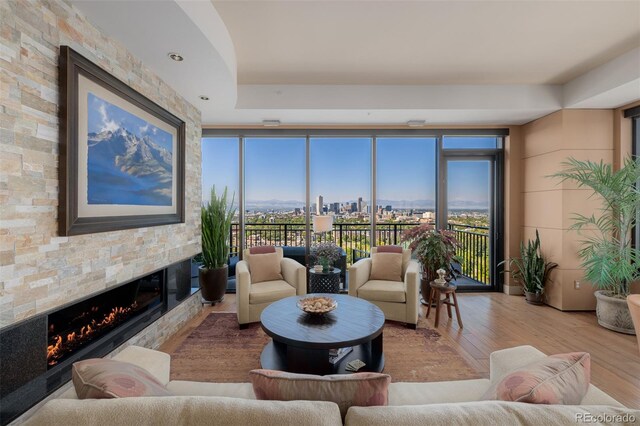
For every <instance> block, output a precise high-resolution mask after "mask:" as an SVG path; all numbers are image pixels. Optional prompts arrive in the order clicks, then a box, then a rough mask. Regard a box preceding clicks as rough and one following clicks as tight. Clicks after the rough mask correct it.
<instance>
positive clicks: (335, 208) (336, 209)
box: [331, 203, 340, 214]
mask: <svg viewBox="0 0 640 426" xmlns="http://www.w3.org/2000/svg"><path fill="white" fill-rule="evenodd" d="M331 207H332V209H331V210H332V211H333V212H334V213H335V214H338V213H340V203H333V204H332V205H331Z"/></svg>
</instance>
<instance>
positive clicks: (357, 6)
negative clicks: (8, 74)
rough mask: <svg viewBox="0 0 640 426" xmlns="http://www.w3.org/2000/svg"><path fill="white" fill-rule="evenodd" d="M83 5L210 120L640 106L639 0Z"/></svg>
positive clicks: (453, 116) (180, 0)
mask: <svg viewBox="0 0 640 426" xmlns="http://www.w3.org/2000/svg"><path fill="white" fill-rule="evenodd" d="M72 2H73V4H74V5H75V6H76V7H77V8H79V9H80V11H81V12H82V13H84V14H85V15H87V17H88V18H89V20H91V21H92V22H94V23H95V24H96V25H97V26H98V27H100V28H101V29H102V30H103V31H104V32H105V33H106V34H108V35H110V36H111V37H114V38H116V39H118V40H120V41H121V42H122V43H123V44H124V45H125V46H126V47H127V48H128V49H129V50H131V51H132V52H133V54H134V55H136V56H138V57H139V58H141V59H142V60H143V61H144V63H145V64H146V65H147V66H149V67H150V68H151V69H152V70H153V71H154V72H156V73H157V74H158V75H159V76H160V77H162V78H163V79H164V80H165V81H166V82H167V83H168V84H170V85H171V86H172V87H173V88H174V89H176V91H177V92H178V93H180V94H181V95H182V96H184V97H185V98H186V99H187V100H188V101H189V102H191V103H193V104H194V105H196V107H198V108H200V109H201V111H202V121H203V123H204V124H205V125H208V124H209V125H218V124H225V125H234V124H260V123H261V122H262V120H265V119H279V120H281V121H282V123H283V124H309V125H314V124H329V125H330V124H373V125H375V124H402V123H405V122H406V121H408V120H419V119H423V120H426V121H427V123H428V124H436V125H455V124H499V125H506V124H523V123H526V122H528V121H531V120H533V119H535V118H538V117H540V116H543V115H545V114H548V113H550V112H553V111H556V110H558V109H560V108H571V107H573V108H612V107H617V106H620V105H623V104H625V103H628V102H630V101H633V100H636V99H640V48H639V47H638V46H640V0H634V1H608V0H600V1H581V0H580V1H571V0H569V1H541V0H512V1H491V2H490V1H483V0H476V1H457V0H450V1H444V2H435V1H419V0H416V1H395V0H381V1H376V2H373V1H360V0H340V1H324V0H300V1H288V2H285V1H279V0H278V1H275V0H264V1H255V0H250V1H244V0H235V1H214V2H213V3H212V2H211V1H210V0H120V1H112V0H72ZM159 23H160V24H159ZM169 51H177V52H179V53H181V54H183V56H184V57H185V60H184V61H183V62H181V63H176V62H173V61H171V60H169V59H168V58H167V53H168V52H169ZM199 95H207V96H209V97H210V98H211V100H210V101H202V100H200V99H198V96H199Z"/></svg>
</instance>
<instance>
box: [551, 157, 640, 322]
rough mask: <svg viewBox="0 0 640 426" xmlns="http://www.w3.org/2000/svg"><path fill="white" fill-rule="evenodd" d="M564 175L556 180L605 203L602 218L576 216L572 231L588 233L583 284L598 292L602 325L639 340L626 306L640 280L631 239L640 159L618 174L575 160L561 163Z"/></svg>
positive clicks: (639, 198) (638, 253)
mask: <svg viewBox="0 0 640 426" xmlns="http://www.w3.org/2000/svg"><path fill="white" fill-rule="evenodd" d="M563 166H564V170H562V171H561V172H558V173H556V174H554V175H553V177H556V178H560V179H561V180H562V181H571V182H575V183H576V184H577V185H578V187H579V188H589V189H591V190H592V191H593V192H594V194H595V195H597V196H599V197H600V198H601V199H602V207H601V208H600V209H599V213H598V214H595V213H594V214H591V216H585V215H581V214H575V215H574V218H573V222H574V223H573V225H572V226H571V228H572V229H576V230H578V231H581V230H583V229H585V230H586V229H589V232H588V234H587V235H585V236H584V237H585V238H584V240H583V241H582V247H581V248H580V250H579V252H578V255H579V256H580V259H581V260H582V267H583V268H584V270H585V278H586V279H587V280H588V281H589V282H591V283H592V285H593V286H594V287H595V288H597V291H596V292H595V296H596V314H597V316H598V324H600V325H601V326H603V327H605V328H608V329H610V330H615V331H618V332H621V333H627V334H635V331H634V328H633V322H632V320H631V313H630V312H629V307H628V306H627V303H626V301H625V298H626V297H627V296H628V295H629V286H630V284H631V283H632V282H633V281H636V280H638V279H640V270H639V269H638V268H639V266H640V250H638V249H637V248H636V247H634V245H633V243H632V239H631V236H632V234H633V229H634V227H635V226H636V221H637V215H638V207H639V206H640V191H639V190H638V187H637V185H638V182H640V157H639V158H635V159H634V158H631V157H628V158H626V159H625V160H624V164H623V166H622V167H621V168H620V169H619V170H618V171H614V170H613V167H612V166H611V165H610V164H605V163H604V162H603V161H600V162H599V163H596V162H592V161H579V160H576V159H573V158H570V159H568V160H567V161H566V162H564V163H563Z"/></svg>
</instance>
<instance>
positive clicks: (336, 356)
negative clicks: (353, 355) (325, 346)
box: [329, 346, 353, 365]
mask: <svg viewBox="0 0 640 426" xmlns="http://www.w3.org/2000/svg"><path fill="white" fill-rule="evenodd" d="M351 351H353V348H352V347H351V346H347V347H346V348H338V349H329V363H331V364H332V365H336V364H337V363H339V362H340V361H342V359H343V358H344V357H345V356H347V355H349V353H350V352H351Z"/></svg>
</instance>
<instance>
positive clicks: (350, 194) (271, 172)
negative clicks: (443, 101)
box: [202, 137, 495, 209]
mask: <svg viewBox="0 0 640 426" xmlns="http://www.w3.org/2000/svg"><path fill="white" fill-rule="evenodd" d="M485 139H487V140H485ZM471 142H473V143H476V142H477V143H481V144H485V145H486V146H489V145H490V144H493V145H494V146H495V138H456V143H457V144H459V145H460V144H462V145H464V144H465V143H467V144H469V143H471ZM238 145H239V143H238V139H237V138H205V139H203V143H202V164H203V167H202V180H203V188H210V187H211V186H212V185H214V184H215V185H216V187H217V188H220V190H222V188H223V187H224V186H228V187H229V190H230V192H236V194H237V193H238V175H239V171H238V158H239V153H238V149H239V147H238ZM486 146H483V147H486ZM435 148H436V139H435V138H425V137H422V138H378V139H377V148H376V149H377V159H378V161H377V198H378V200H377V201H378V204H387V203H388V202H391V204H392V205H394V204H397V205H399V206H400V207H399V208H433V207H434V206H435V198H436V197H435V192H436V188H435V187H436V176H435V163H436V161H435V155H436V149H435ZM244 155H245V159H244V160H245V206H246V207H248V206H250V205H264V204H265V203H267V202H272V203H274V204H276V205H285V204H294V203H295V204H297V205H296V206H295V207H300V205H302V206H304V204H305V203H304V200H305V199H306V195H305V187H306V183H305V176H306V172H305V164H306V160H305V158H306V155H305V139H304V138H246V139H245V150H244ZM309 155H310V170H309V175H310V186H311V188H310V190H311V193H310V199H311V203H312V204H313V203H314V202H315V200H316V199H317V197H318V195H322V196H323V198H324V200H325V203H324V204H326V203H328V202H331V203H334V202H339V203H347V202H349V203H350V202H357V201H358V198H360V197H362V199H363V200H364V201H365V202H367V204H370V198H371V195H370V192H371V188H370V186H371V141H370V139H369V138H311V140H310V152H309ZM216 164H217V165H221V167H215V166H214V165H216ZM489 171H490V168H489V162H488V161H484V162H483V161H449V162H448V175H449V178H448V184H449V186H448V189H447V193H448V198H449V201H448V206H449V208H453V209H464V208H475V209H486V208H488V205H489V197H490V189H489V183H490V179H489ZM208 192H209V191H204V190H203V200H205V201H206V199H207V198H208V197H207V194H208ZM236 198H237V197H236ZM383 200H385V202H383ZM292 207H294V206H293V205H292Z"/></svg>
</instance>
